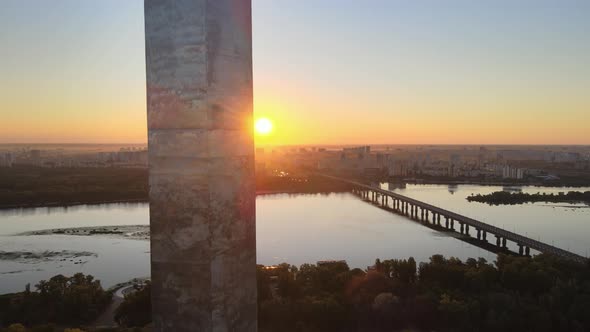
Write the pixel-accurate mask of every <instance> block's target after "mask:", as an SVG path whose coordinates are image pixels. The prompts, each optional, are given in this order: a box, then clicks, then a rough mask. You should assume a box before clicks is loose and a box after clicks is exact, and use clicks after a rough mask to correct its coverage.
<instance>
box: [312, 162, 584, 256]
mask: <svg viewBox="0 0 590 332" xmlns="http://www.w3.org/2000/svg"><path fill="white" fill-rule="evenodd" d="M318 175H320V176H323V177H326V178H329V179H332V180H335V181H341V182H345V183H348V184H351V185H353V186H355V187H357V188H362V189H366V190H370V191H374V192H377V193H379V194H381V195H384V196H388V197H392V198H395V199H397V200H400V201H402V202H407V203H410V204H412V205H416V206H419V207H421V208H424V209H426V210H429V211H431V212H434V213H437V214H440V215H442V216H445V217H449V218H451V219H453V220H455V221H458V222H460V223H464V224H466V225H469V226H472V227H475V228H476V229H479V230H482V231H486V232H488V233H492V234H494V235H497V236H500V237H502V238H505V239H507V240H510V241H512V242H515V243H517V244H519V245H523V246H526V247H529V248H531V249H534V250H537V251H539V252H542V253H549V254H553V255H556V256H560V257H563V258H567V259H571V260H574V261H577V262H580V263H586V262H587V259H586V258H585V257H583V256H580V255H578V254H575V253H573V252H570V251H567V250H564V249H561V248H558V247H555V246H552V245H549V244H546V243H544V242H541V241H537V240H534V239H531V238H529V237H526V236H522V235H520V234H517V233H514V232H510V231H507V230H505V229H502V228H499V227H496V226H493V225H490V224H486V223H484V222H481V221H479V220H475V219H472V218H469V217H466V216H463V215H460V214H457V213H455V212H452V211H449V210H445V209H442V208H440V207H437V206H434V205H432V204H428V203H425V202H422V201H419V200H417V199H413V198H410V197H407V196H404V195H400V194H398V193H394V192H392V191H389V190H384V189H381V188H376V187H372V186H369V185H366V184H363V183H360V182H356V181H351V180H347V179H343V178H339V177H335V176H331V175H325V174H318Z"/></svg>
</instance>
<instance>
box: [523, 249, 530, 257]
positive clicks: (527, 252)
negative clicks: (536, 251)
mask: <svg viewBox="0 0 590 332" xmlns="http://www.w3.org/2000/svg"><path fill="white" fill-rule="evenodd" d="M524 254H525V255H527V256H530V255H531V248H529V247H525V248H524Z"/></svg>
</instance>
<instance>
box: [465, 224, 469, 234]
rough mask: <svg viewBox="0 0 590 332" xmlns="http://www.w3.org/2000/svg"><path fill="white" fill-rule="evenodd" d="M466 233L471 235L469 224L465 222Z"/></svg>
mask: <svg viewBox="0 0 590 332" xmlns="http://www.w3.org/2000/svg"><path fill="white" fill-rule="evenodd" d="M465 235H469V225H468V224H465Z"/></svg>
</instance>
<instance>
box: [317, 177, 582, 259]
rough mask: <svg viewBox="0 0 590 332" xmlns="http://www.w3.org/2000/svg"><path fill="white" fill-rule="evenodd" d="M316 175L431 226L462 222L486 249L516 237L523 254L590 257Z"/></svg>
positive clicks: (503, 247)
mask: <svg viewBox="0 0 590 332" xmlns="http://www.w3.org/2000/svg"><path fill="white" fill-rule="evenodd" d="M316 175H318V176H321V177H324V178H328V179H331V180H334V181H339V182H344V183H347V184H349V185H351V186H352V192H353V194H355V195H357V196H359V197H360V198H362V199H364V200H367V201H369V202H371V203H373V204H374V205H377V206H379V207H381V208H384V209H386V210H389V211H392V212H395V213H398V214H401V215H404V216H407V217H409V218H412V219H414V220H417V221H419V222H421V223H422V224H424V225H425V226H429V227H430V228H434V229H437V230H441V231H449V232H457V230H456V228H455V226H456V225H457V224H458V226H459V228H458V231H459V233H460V234H461V235H462V237H461V239H462V240H464V241H466V242H469V243H471V244H474V245H477V246H479V247H481V248H484V249H486V250H490V251H493V252H502V251H504V252H510V250H508V247H507V241H512V242H514V243H515V244H516V245H517V246H518V248H519V249H518V254H520V255H527V256H529V255H530V250H531V249H533V250H536V251H538V252H541V253H547V254H552V255H555V256H558V257H561V258H565V259H569V260H573V261H576V262H578V263H586V262H587V261H588V260H587V259H586V257H583V256H580V255H578V254H575V253H572V252H570V251H567V250H563V249H561V248H557V247H555V246H552V245H549V244H546V243H544V242H541V241H537V240H534V239H531V238H528V237H526V236H522V235H520V234H516V233H514V232H510V231H507V230H505V229H502V228H498V227H496V226H493V225H490V224H486V223H484V222H481V221H478V220H475V219H472V218H469V217H466V216H463V215H460V214H457V213H455V212H451V211H448V210H445V209H442V208H440V207H437V206H434V205H431V204H428V203H425V202H422V201H419V200H416V199H413V198H410V197H406V196H404V195H400V194H398V193H394V192H391V191H388V190H383V189H381V188H376V187H373V186H369V185H366V184H363V183H360V182H356V181H351V180H348V179H344V178H340V177H335V176H331V175H326V174H316ZM442 218H444V225H443V224H441V219H442ZM470 228H473V229H474V230H475V234H476V237H471V234H470ZM488 234H492V235H493V236H495V237H496V243H495V245H494V244H493V243H489V242H488V240H487V235H488Z"/></svg>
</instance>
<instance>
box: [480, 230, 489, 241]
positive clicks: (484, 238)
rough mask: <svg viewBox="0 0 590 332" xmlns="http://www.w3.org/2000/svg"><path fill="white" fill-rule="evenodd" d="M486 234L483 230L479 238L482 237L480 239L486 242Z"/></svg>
mask: <svg viewBox="0 0 590 332" xmlns="http://www.w3.org/2000/svg"><path fill="white" fill-rule="evenodd" d="M487 235H488V234H487V233H486V231H483V234H482V238H481V239H482V241H486V242H487V241H488V239H486V236H487Z"/></svg>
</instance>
